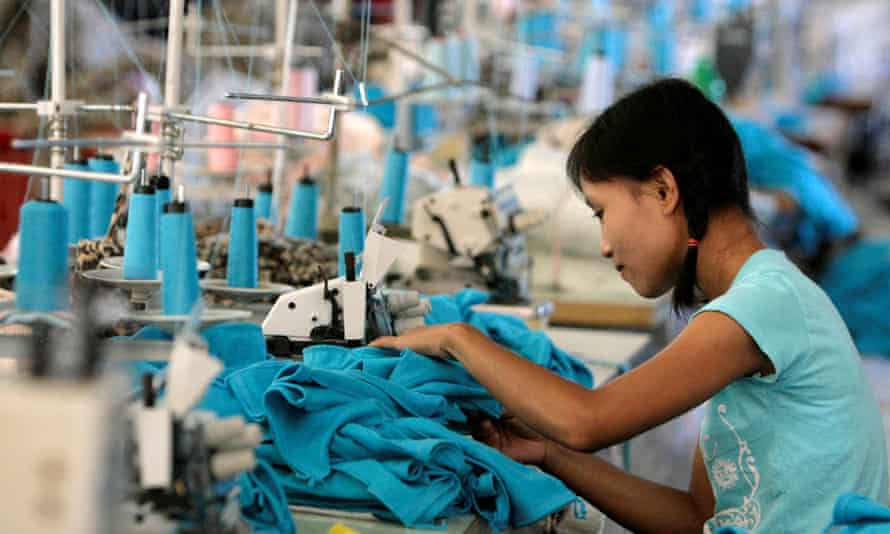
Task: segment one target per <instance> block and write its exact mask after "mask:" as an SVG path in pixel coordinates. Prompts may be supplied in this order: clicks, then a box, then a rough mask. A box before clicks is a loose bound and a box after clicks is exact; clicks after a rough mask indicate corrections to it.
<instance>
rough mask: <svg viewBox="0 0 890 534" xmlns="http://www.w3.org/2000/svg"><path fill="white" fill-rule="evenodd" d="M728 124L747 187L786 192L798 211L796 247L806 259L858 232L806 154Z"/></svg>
mask: <svg viewBox="0 0 890 534" xmlns="http://www.w3.org/2000/svg"><path fill="white" fill-rule="evenodd" d="M730 122H731V123H732V126H733V128H734V129H735V131H736V133H737V134H738V136H739V140H740V141H741V143H742V150H743V151H744V153H745V163H746V165H747V169H748V182H749V184H750V185H751V186H752V187H759V188H764V189H778V190H781V191H784V192H786V193H788V194H789V195H791V197H792V198H794V200H795V201H796V202H797V204H798V205H799V206H800V209H801V210H802V212H803V217H802V220H801V221H800V223H799V225H798V230H797V243H796V246H797V247H799V248H800V250H801V252H802V253H803V254H804V255H806V256H813V255H815V254H816V253H817V252H818V251H819V248H820V246H821V245H822V244H823V243H824V242H826V241H833V240H839V239H844V238H846V237H849V236H851V235H852V234H853V233H855V232H856V230H857V229H858V227H859V220H858V219H857V217H856V214H855V213H854V212H853V210H852V208H851V207H850V206H849V205H848V204H847V202H846V201H845V200H844V198H843V197H842V196H841V195H840V194H839V193H838V192H837V190H836V189H835V188H834V186H833V185H832V183H831V181H830V180H829V179H828V178H827V177H826V176H824V175H823V174H821V173H820V172H819V171H818V170H817V169H816V168H815V166H814V165H813V162H812V161H811V159H810V156H809V154H808V153H807V152H806V151H805V150H804V149H802V148H800V147H797V146H795V145H792V144H791V142H789V141H787V140H786V139H785V138H784V137H783V136H782V135H781V134H780V133H779V132H777V131H775V130H771V129H769V128H766V127H763V126H761V125H760V124H758V123H756V122H754V121H752V120H749V119H745V118H742V117H739V116H730Z"/></svg>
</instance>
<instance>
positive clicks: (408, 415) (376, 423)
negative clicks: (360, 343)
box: [204, 347, 574, 530]
mask: <svg viewBox="0 0 890 534" xmlns="http://www.w3.org/2000/svg"><path fill="white" fill-rule="evenodd" d="M327 351H330V353H331V357H330V358H327V357H326V355H325V352H327ZM375 351H377V349H375ZM354 352H360V353H362V354H363V356H362V357H359V358H345V357H344V352H343V349H342V348H339V347H315V348H314V349H313V356H312V358H310V360H312V361H313V362H318V361H321V362H324V363H325V364H326V365H332V363H331V362H335V363H336V365H337V366H340V367H344V369H340V370H332V369H325V368H315V367H312V366H311V365H310V363H308V362H307V363H305V364H301V363H296V362H290V361H275V360H269V361H265V362H261V363H258V364H254V365H250V366H247V367H243V368H241V369H238V370H235V371H233V372H232V373H230V374H229V375H228V376H227V377H226V378H225V379H224V380H223V381H222V382H219V381H218V382H215V383H214V384H213V386H212V387H211V389H212V390H215V389H224V390H227V392H228V394H225V393H219V392H211V394H210V395H209V398H212V399H214V400H213V401H210V402H205V403H204V407H205V408H210V409H214V410H215V409H216V406H215V404H216V403H219V409H220V411H223V412H225V413H230V412H231V411H232V403H233V400H234V402H235V403H237V404H239V405H240V406H241V413H242V415H243V416H244V417H246V418H247V419H250V420H252V421H255V422H258V423H260V424H261V425H263V428H264V429H265V430H266V436H267V439H266V442H265V445H264V446H263V447H261V448H260V449H258V451H257V454H258V456H259V457H260V458H262V459H263V460H265V461H267V462H268V463H269V464H270V465H272V466H274V468H275V469H276V477H277V479H278V480H279V483H280V484H281V486H282V487H283V488H284V491H285V494H286V495H287V499H288V501H289V502H292V503H297V504H308V505H313V506H323V507H328V508H340V509H346V510H351V511H366V512H373V513H375V514H377V515H379V516H381V517H384V518H391V519H396V520H398V521H400V522H402V523H404V524H405V525H407V526H412V527H436V526H440V525H441V524H442V523H441V520H442V519H444V518H447V517H450V516H453V515H455V514H461V513H466V512H467V510H473V511H475V512H476V513H478V514H479V515H480V516H481V517H483V518H485V519H486V520H487V521H488V522H489V523H490V525H491V526H492V528H494V529H495V530H500V529H504V528H507V527H508V526H521V525H523V524H527V523H528V522H533V521H535V520H537V519H541V518H543V517H545V516H547V515H548V514H550V513H552V512H555V511H556V510H558V509H560V508H561V507H563V506H565V505H567V504H569V503H570V502H572V501H573V500H574V495H573V494H572V493H571V492H570V491H569V490H568V489H567V488H566V487H565V486H564V485H562V483H561V482H559V481H557V480H556V479H553V478H552V477H550V476H548V475H545V474H543V473H541V472H539V471H537V470H535V469H533V468H530V467H527V466H523V465H521V464H518V463H516V462H513V461H512V460H510V459H509V458H507V457H506V456H503V455H501V454H500V453H498V452H497V451H496V450H494V449H491V448H489V447H487V446H486V445H483V444H481V443H478V442H475V441H473V440H471V439H468V438H465V437H463V436H461V435H459V434H456V433H454V432H452V431H450V430H448V429H447V428H446V427H445V426H444V424H447V423H451V422H460V421H463V420H465V417H466V415H465V414H464V413H463V412H462V411H461V410H459V409H458V407H457V406H458V405H457V402H458V401H459V400H460V396H458V397H453V398H449V397H448V394H449V393H450V392H451V388H450V387H448V385H447V384H449V382H448V381H449V379H450V378H449V376H448V372H447V371H449V369H447V367H446V368H445V370H446V372H445V373H443V376H436V375H433V374H428V375H427V380H417V381H412V380H411V379H410V377H411V373H407V372H406V373H400V368H399V365H398V363H397V364H396V365H395V366H388V365H370V366H367V367H365V366H364V363H365V362H368V361H374V360H381V359H384V358H387V357H388V359H390V360H399V359H409V358H412V355H411V354H409V353H407V352H408V351H406V354H405V355H403V356H402V358H398V357H396V355H395V354H390V355H389V356H385V355H384V354H379V355H378V356H380V357H379V358H377V357H370V356H373V355H372V354H370V352H371V351H370V350H367V349H358V350H357V351H354ZM378 352H380V353H383V352H386V351H378ZM429 360H430V359H429V358H425V357H420V356H417V360H416V363H421V362H423V361H429ZM356 361H360V362H361V368H359V367H357V366H356V365H355V362H356ZM408 361H410V360H408ZM399 363H401V362H399ZM443 363H448V362H443ZM345 364H348V365H345ZM365 369H374V370H376V371H377V372H380V371H381V370H384V369H386V370H388V371H389V372H388V373H383V374H386V375H387V376H389V377H395V379H394V380H388V379H385V378H383V377H382V376H375V375H373V374H371V373H369V372H366V370H365ZM427 369H428V370H431V372H435V368H429V367H428V368H427ZM400 374H403V375H404V376H402V377H401V378H399V376H400ZM451 376H452V377H461V378H462V376H461V375H460V374H457V373H451ZM436 383H438V384H439V385H438V386H435V385H434V386H429V384H436ZM409 384H414V385H415V387H408V385H409ZM421 390H423V391H421ZM458 390H459V391H460V389H458ZM434 391H439V392H442V393H441V394H435V393H433V392H434ZM542 496H546V498H542Z"/></svg>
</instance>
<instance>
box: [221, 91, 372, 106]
mask: <svg viewBox="0 0 890 534" xmlns="http://www.w3.org/2000/svg"><path fill="white" fill-rule="evenodd" d="M226 98H232V99H235V100H266V101H269V102H291V103H298V104H321V105H325V106H342V105H347V106H351V107H354V106H356V105H357V104H356V103H354V102H351V101H347V102H344V101H342V100H335V99H333V98H326V97H322V96H290V95H286V94H278V95H272V94H265V93H240V92H232V93H226Z"/></svg>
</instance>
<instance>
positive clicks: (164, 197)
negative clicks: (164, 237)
mask: <svg viewBox="0 0 890 534" xmlns="http://www.w3.org/2000/svg"><path fill="white" fill-rule="evenodd" d="M171 196H172V192H171V191H170V187H169V186H168V187H165V188H156V189H155V238H156V239H157V245H156V250H157V251H158V267H160V266H161V250H162V247H161V215H163V214H164V204H166V203H168V202H170V198H171Z"/></svg>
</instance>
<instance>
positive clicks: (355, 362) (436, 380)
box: [303, 345, 501, 422]
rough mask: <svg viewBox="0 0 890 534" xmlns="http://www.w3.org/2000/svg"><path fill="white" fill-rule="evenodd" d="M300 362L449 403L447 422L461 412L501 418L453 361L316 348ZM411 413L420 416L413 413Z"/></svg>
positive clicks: (485, 394)
mask: <svg viewBox="0 0 890 534" xmlns="http://www.w3.org/2000/svg"><path fill="white" fill-rule="evenodd" d="M303 362H304V363H305V364H306V366H308V367H312V368H318V369H336V370H352V371H357V372H361V373H362V374H363V375H364V376H365V378H366V379H371V378H370V377H377V378H380V379H384V380H385V381H386V382H385V383H383V385H382V386H381V387H389V388H391V387H392V385H393V384H396V385H398V386H402V387H404V388H407V389H409V390H411V391H413V392H415V393H417V394H423V395H431V396H433V397H435V398H444V399H445V400H446V401H447V402H448V403H449V413H448V420H450V421H455V422H462V421H464V420H465V419H466V418H465V417H464V416H463V414H462V413H461V412H460V410H463V411H470V412H474V411H481V412H484V413H486V414H488V415H490V416H492V417H499V416H500V414H501V405H500V403H499V402H497V401H496V400H495V399H494V398H492V397H491V395H490V394H489V393H488V391H487V390H486V389H485V388H483V387H482V386H481V385H480V384H479V383H478V382H477V381H476V379H475V378H473V376H472V375H470V373H468V372H467V370H466V368H464V366H463V365H461V364H460V363H458V362H455V361H449V360H441V359H437V358H430V357H427V356H423V355H420V354H418V353H416V352H414V351H411V350H405V351H402V353H401V354H399V353H397V352H394V351H391V350H385V349H378V348H375V347H363V348H359V349H346V348H343V347H334V346H329V345H318V346H315V347H310V348H308V349H306V350H305V351H304V352H303ZM393 392H395V391H391V393H393ZM455 407H456V408H460V410H458V411H457V413H454V411H451V410H453V409H454V408H455ZM412 413H414V415H422V414H420V413H416V410H414V411H412Z"/></svg>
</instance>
